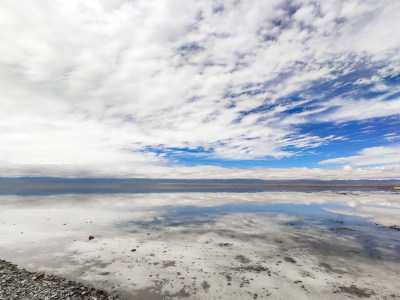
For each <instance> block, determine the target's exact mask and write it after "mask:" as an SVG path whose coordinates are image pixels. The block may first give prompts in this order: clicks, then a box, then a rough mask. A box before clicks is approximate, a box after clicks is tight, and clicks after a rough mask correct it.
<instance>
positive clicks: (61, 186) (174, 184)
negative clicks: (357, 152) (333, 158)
mask: <svg viewBox="0 0 400 300" xmlns="http://www.w3.org/2000/svg"><path fill="white" fill-rule="evenodd" d="M395 186H400V180H311V179H298V180H258V179H152V178H129V179H118V178H55V177H20V178H0V195H54V194H104V193H110V194H112V193H165V192H169V193H175V192H262V191H282V190H285V191H320V190H330V189H334V190H338V189H340V190H371V189H372V190H382V189H386V190H393V191H395V189H394V187H395Z"/></svg>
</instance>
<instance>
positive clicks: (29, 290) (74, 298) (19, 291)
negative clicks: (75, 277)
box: [0, 259, 118, 300]
mask: <svg viewBox="0 0 400 300" xmlns="http://www.w3.org/2000/svg"><path fill="white" fill-rule="evenodd" d="M11 299H18V300H25V299H26V300H28V299H29V300H32V299H43V300H44V299H48V300H50V299H66V300H78V299H79V300H81V299H84V300H95V299H96V300H117V299H118V297H114V296H110V295H109V294H107V293H106V292H104V291H100V290H96V289H94V288H90V287H88V286H84V285H83V284H81V283H78V282H75V281H71V280H67V279H65V278H63V277H60V276H55V275H49V276H48V275H46V274H45V273H44V272H36V273H35V272H29V271H26V270H24V269H19V268H18V267H17V266H16V265H14V264H12V263H10V262H8V261H5V260H1V259H0V300H11Z"/></svg>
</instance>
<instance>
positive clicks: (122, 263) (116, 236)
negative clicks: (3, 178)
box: [0, 191, 400, 299]
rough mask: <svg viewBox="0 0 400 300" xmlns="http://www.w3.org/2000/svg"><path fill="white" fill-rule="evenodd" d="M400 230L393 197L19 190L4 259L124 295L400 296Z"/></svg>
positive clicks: (2, 210)
mask: <svg viewBox="0 0 400 300" xmlns="http://www.w3.org/2000/svg"><path fill="white" fill-rule="evenodd" d="M399 223H400V195H399V194H398V193H396V192H389V191H375V192H371V191H368V192H357V191H351V192H337V191H321V192H285V191H281V192H260V193H157V194H100V195H79V194H78V195H77V194H75V195H69V194H65V195H55V196H12V195H8V196H1V197H0V236H1V237H2V238H1V244H0V257H1V258H2V259H7V260H10V261H13V262H14V263H17V264H19V266H21V267H25V268H27V269H31V270H38V269H40V270H44V271H46V272H49V273H53V274H57V275H62V276H64V277H67V278H69V279H74V280H77V281H80V282H84V283H87V284H89V285H92V286H94V287H97V288H101V289H105V290H107V291H109V292H111V293H114V294H118V295H120V296H121V297H122V298H123V299H133V298H134V299H178V298H179V299H258V298H271V299H290V298H294V297H295V298H296V299H343V298H358V297H365V298H371V299H395V298H400V289H399V286H398V278H399V276H400V231H399V228H398V227H397V226H398V225H400V224H399ZM91 235H92V236H93V237H94V239H92V240H89V239H88V237H89V236H91Z"/></svg>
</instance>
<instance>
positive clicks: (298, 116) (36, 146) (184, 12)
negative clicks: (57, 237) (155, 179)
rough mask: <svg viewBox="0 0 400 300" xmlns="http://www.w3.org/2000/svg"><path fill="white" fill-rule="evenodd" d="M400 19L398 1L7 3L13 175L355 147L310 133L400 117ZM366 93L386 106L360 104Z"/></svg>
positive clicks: (4, 115)
mask: <svg viewBox="0 0 400 300" xmlns="http://www.w3.org/2000/svg"><path fill="white" fill-rule="evenodd" d="M399 10H400V3H399V2H398V1H390V0H386V1H360V0H350V1H344V2H338V1H333V0H332V1H323V2H321V3H316V2H315V1H308V0H304V1H295V0H294V1H281V0H274V1H233V0H232V1H223V2H222V1H221V2H220V1H209V0H201V1H187V0H168V1H148V0H138V1H125V0H117V1H107V0H102V1H98V0H93V1H78V0H72V1H67V2H65V1H50V0H44V1H36V0H33V1H29V2H26V3H24V4H23V5H21V3H17V2H15V1H2V2H1V3H0V22H1V26H2V28H3V29H4V30H2V31H1V32H0V41H1V44H2V47H1V48H0V65H1V68H0V89H1V91H2V96H1V100H0V130H1V132H2V134H1V135H0V157H1V160H2V161H3V170H4V169H5V168H6V166H7V170H9V171H10V172H12V170H14V169H15V170H17V171H16V172H15V173H18V172H19V171H18V170H22V169H24V170H28V169H29V168H31V167H32V168H33V169H35V170H43V171H45V170H46V171H45V172H50V173H51V172H52V171H51V170H53V168H50V169H49V166H55V167H57V168H58V169H65V170H66V173H68V174H69V173H70V172H72V170H76V172H77V173H76V174H82V172H83V173H85V172H89V173H91V174H92V173H93V171H90V170H96V171H97V172H99V173H101V174H103V173H104V174H105V173H107V172H108V174H111V173H113V172H110V170H111V169H112V166H114V167H115V169H118V170H124V168H127V169H134V168H139V167H145V166H152V167H158V166H165V165H170V164H171V162H170V161H169V160H168V158H166V157H165V156H163V154H162V151H156V150H157V149H158V150H160V149H161V150H162V149H165V151H167V150H168V149H174V148H182V149H183V148H185V149H205V150H206V151H208V153H210V156H212V157H215V158H219V159H237V160H242V159H260V158H266V157H271V158H282V157H288V156H293V155H295V154H296V152H297V151H300V150H301V149H305V148H315V147H318V146H321V145H325V144H328V143H329V142H331V141H332V140H335V139H337V138H341V137H340V136H335V135H331V134H329V135H326V136H324V135H323V134H321V133H318V134H317V133H313V132H308V133H302V132H300V130H299V127H298V126H299V125H301V124H307V123H310V122H314V123H318V122H327V121H329V122H346V121H348V120H359V119H363V118H373V117H382V116H390V115H396V114H399V113H400V107H399V103H400V101H399V98H398V94H396V90H395V89H393V87H388V86H386V85H385V84H384V83H383V81H384V80H385V78H391V77H393V76H396V75H398V74H399V73H400V54H399V53H400V51H398V50H399V47H400V37H399V35H398V34H396V33H397V32H399V31H400V24H399V22H398V16H397V12H398V11H399ZM361 71H362V72H361ZM346 86H351V88H350V89H347V90H346V89H345V88H344V87H346ZM365 88H367V89H369V90H371V91H373V90H378V89H379V90H380V91H381V92H382V91H383V92H382V93H384V92H386V94H385V95H386V96H380V98H376V97H374V98H373V99H369V98H360V97H358V94H357V93H358V91H359V90H363V89H365ZM343 89H345V92H340V91H341V90H343ZM332 91H336V93H339V95H335V97H333V96H332V95H331V94H329V93H330V92H332ZM397 92H398V91H397ZM389 94H390V96H392V98H390V99H387V98H385V97H387V96H388V95H389ZM11 166H12V167H11ZM19 166H20V167H21V168H19ZM37 166H42V167H40V168H37ZM82 166H84V167H82ZM10 168H11V169H10ZM79 170H81V171H79ZM82 170H86V171H82ZM57 172H59V173H60V172H61V171H57ZM57 172H56V173H57ZM121 172H122V173H121V174H122V175H121V176H123V174H125V173H124V172H123V171H121ZM61 173H62V172H61ZM3 174H4V173H3Z"/></svg>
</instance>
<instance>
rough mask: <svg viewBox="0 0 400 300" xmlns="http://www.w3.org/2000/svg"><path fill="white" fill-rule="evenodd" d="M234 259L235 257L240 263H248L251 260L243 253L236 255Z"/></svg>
mask: <svg viewBox="0 0 400 300" xmlns="http://www.w3.org/2000/svg"><path fill="white" fill-rule="evenodd" d="M235 259H236V260H237V261H238V262H240V263H242V264H248V263H250V262H251V260H250V259H249V258H247V257H246V256H244V255H237V256H236V257H235Z"/></svg>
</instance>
